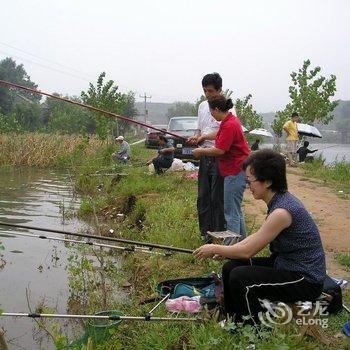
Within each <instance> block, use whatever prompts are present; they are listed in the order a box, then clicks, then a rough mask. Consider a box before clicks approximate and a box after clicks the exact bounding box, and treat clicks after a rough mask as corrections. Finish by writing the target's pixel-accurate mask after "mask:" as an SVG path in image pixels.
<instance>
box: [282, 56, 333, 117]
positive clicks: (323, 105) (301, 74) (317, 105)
mask: <svg viewBox="0 0 350 350" xmlns="http://www.w3.org/2000/svg"><path fill="white" fill-rule="evenodd" d="M310 66H311V62H310V60H306V61H304V63H303V67H302V68H300V69H299V70H298V73H296V72H292V73H291V75H290V76H291V78H292V82H293V85H291V86H290V87H289V96H290V98H291V100H292V101H291V105H292V109H293V111H295V112H297V113H298V114H299V116H300V119H301V120H302V121H303V122H304V123H307V124H314V123H316V122H318V123H322V124H328V123H329V122H330V121H331V120H332V119H333V115H332V114H331V113H332V112H333V111H334V109H335V107H336V106H337V104H338V101H331V100H330V98H331V97H332V96H334V93H335V92H336V79H337V78H336V76H335V75H333V74H331V76H330V78H329V79H326V78H325V77H323V76H318V73H319V72H320V71H321V68H320V67H315V68H314V69H312V68H311V67H310Z"/></svg>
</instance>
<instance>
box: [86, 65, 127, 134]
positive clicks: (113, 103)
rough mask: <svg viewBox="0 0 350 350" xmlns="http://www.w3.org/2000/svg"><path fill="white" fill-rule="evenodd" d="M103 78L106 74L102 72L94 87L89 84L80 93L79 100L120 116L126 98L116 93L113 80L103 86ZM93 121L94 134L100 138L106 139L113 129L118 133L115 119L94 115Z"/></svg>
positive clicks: (116, 87)
mask: <svg viewBox="0 0 350 350" xmlns="http://www.w3.org/2000/svg"><path fill="white" fill-rule="evenodd" d="M105 76H106V73H105V72H102V73H101V74H100V75H99V77H98V79H97V84H96V87H95V86H94V85H93V84H92V83H90V84H89V89H88V90H87V91H86V92H85V91H82V92H81V98H82V100H83V102H84V103H86V104H89V105H91V106H94V107H97V108H101V109H104V110H107V111H109V112H113V113H116V114H121V113H122V112H123V110H124V108H125V106H126V103H127V98H126V97H125V94H122V93H120V92H118V86H116V85H114V81H113V80H109V81H108V82H106V83H105V84H104V82H103V80H104V78H105ZM94 120H95V122H96V133H97V135H98V136H99V137H100V138H102V139H104V138H106V137H107V135H108V134H109V133H111V132H112V130H113V128H114V127H115V128H116V130H117V132H118V120H117V119H112V118H110V117H106V116H105V115H102V114H99V113H94Z"/></svg>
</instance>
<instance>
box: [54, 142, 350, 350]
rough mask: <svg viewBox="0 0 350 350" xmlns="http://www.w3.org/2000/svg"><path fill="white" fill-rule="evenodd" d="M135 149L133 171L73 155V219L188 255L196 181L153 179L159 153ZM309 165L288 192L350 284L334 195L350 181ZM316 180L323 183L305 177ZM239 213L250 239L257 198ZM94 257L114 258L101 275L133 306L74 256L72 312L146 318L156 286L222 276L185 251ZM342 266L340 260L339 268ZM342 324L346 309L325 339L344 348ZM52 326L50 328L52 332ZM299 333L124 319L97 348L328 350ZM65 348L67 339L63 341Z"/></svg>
mask: <svg viewBox="0 0 350 350" xmlns="http://www.w3.org/2000/svg"><path fill="white" fill-rule="evenodd" d="M132 151H133V157H132V164H131V165H132V166H129V165H116V164H112V163H111V162H110V154H108V149H106V148H104V151H103V152H104V153H103V154H102V155H98V154H96V153H93V155H92V156H87V157H83V158H80V157H79V158H73V159H72V158H70V159H71V161H70V163H66V164H67V166H69V169H70V171H71V175H72V181H73V182H74V184H75V190H76V191H78V192H79V193H80V194H81V195H82V200H81V205H80V209H79V210H78V213H77V215H78V216H80V217H81V218H83V219H84V220H87V221H89V222H91V223H93V224H94V225H96V226H98V227H99V232H98V233H99V234H101V235H108V234H110V230H111V229H113V230H114V233H113V235H115V236H117V237H124V238H129V239H134V240H141V241H146V242H154V243H160V244H166V245H173V246H176V247H184V248H190V249H195V248H196V247H198V246H199V245H201V244H202V242H201V240H200V238H199V232H198V223H197V213H196V196H197V182H196V180H193V179H188V178H187V177H186V175H187V174H188V173H186V172H179V173H170V172H166V173H165V174H164V175H163V176H156V175H151V176H149V175H148V171H147V167H145V166H143V164H144V163H145V160H148V159H149V158H151V157H152V156H153V155H155V153H156V151H155V150H148V149H145V148H144V146H143V145H142V144H137V145H134V146H132ZM74 159H75V160H76V161H77V162H78V161H79V162H78V164H76V163H74ZM307 166H308V165H305V166H304V167H302V168H297V169H295V168H293V169H290V170H289V171H288V181H289V187H290V190H291V192H293V193H295V194H296V195H297V196H298V197H299V198H300V199H302V200H303V201H304V203H305V205H306V207H307V209H308V210H309V211H310V212H311V213H312V214H313V215H314V217H315V219H316V221H317V223H318V225H319V227H320V231H321V235H322V240H323V243H324V246H325V250H326V254H327V268H328V270H329V274H330V275H332V276H337V277H342V278H346V279H348V280H350V276H349V271H348V270H347V269H346V266H347V265H346V264H347V263H348V260H347V257H348V254H349V253H348V250H349V248H348V247H349V246H350V244H349V242H348V241H347V239H348V238H347V237H348V235H347V227H346V224H347V222H348V220H347V219H349V217H348V215H349V210H348V209H349V203H350V201H349V199H348V192H343V193H339V191H340V190H339V189H338V187H337V186H338V185H339V184H340V183H341V186H342V188H343V187H344V186H347V184H348V182H349V180H350V179H349V177H346V176H345V177H344V178H343V176H338V175H339V174H340V173H342V172H340V173H339V172H338V168H337V169H336V170H335V174H336V176H333V177H332V179H331V180H332V181H330V180H329V179H330V177H329V176H328V175H327V176H326V175H325V174H328V172H330V171H331V172H332V171H334V170H332V169H327V168H321V167H318V165H317V167H318V170H317V171H315V172H312V171H311V170H310V169H308V168H306V167H307ZM314 166H315V167H316V164H314ZM321 170H322V171H321ZM313 174H316V175H317V176H319V177H321V178H322V179H321V178H315V177H310V176H314V175H313ZM322 174H323V175H322ZM333 174H334V172H333ZM345 175H346V172H345ZM341 179H342V180H341ZM340 180H341V181H342V182H340ZM339 188H340V187H339ZM244 210H245V216H246V223H247V228H248V232H249V233H252V232H255V231H256V230H257V229H258V228H259V226H260V224H261V223H262V221H263V220H264V217H265V214H266V208H265V206H264V205H263V203H260V202H257V201H255V200H253V199H252V197H251V196H250V194H249V191H247V192H246V194H245V200H244ZM118 214H123V215H124V216H123V217H121V216H120V215H118ZM87 249H90V248H87ZM99 254H100V255H99V258H101V257H102V258H103V256H108V257H109V258H112V259H113V260H114V261H118V266H119V267H118V269H117V273H115V271H114V270H112V269H111V266H107V265H106V269H105V270H104V271H106V272H107V273H109V271H112V273H113V281H114V285H113V287H114V288H115V287H117V289H119V290H125V289H126V291H127V292H128V293H129V302H125V301H123V302H119V303H116V302H113V301H112V299H111V298H106V297H105V295H106V293H105V291H103V290H102V288H101V286H99V285H98V283H97V282H98V281H97V280H92V279H91V275H90V276H88V274H89V273H90V272H91V270H92V269H94V267H93V266H92V265H91V263H89V261H88V260H86V259H85V260H82V259H83V258H82V259H80V257H79V256H78V255H77V258H76V262H75V263H74V264H73V267H74V274H75V277H76V278H75V279H74V282H76V283H74V284H71V285H70V288H71V289H72V292H73V293H75V294H77V295H82V293H83V295H84V301H85V303H84V304H82V303H75V304H74V305H70V306H69V310H68V311H69V312H70V313H94V312H97V311H101V310H106V309H116V310H120V311H123V312H124V313H125V314H127V315H144V314H145V313H147V312H148V311H149V310H150V309H151V308H152V306H153V305H154V304H152V303H151V304H146V305H141V304H140V301H141V300H144V299H147V298H150V297H152V296H154V295H155V290H154V288H155V286H156V284H157V283H158V282H159V281H162V280H165V279H173V278H177V277H188V276H204V275H206V274H208V273H210V272H212V271H216V272H220V270H221V266H222V262H217V261H203V262H201V261H198V260H196V259H194V258H193V257H192V256H191V255H189V254H181V253H175V254H173V255H171V256H170V257H163V256H150V255H148V254H142V253H130V254H127V255H125V254H120V253H117V252H112V251H108V252H102V251H99ZM338 254H342V255H338ZM121 260H122V261H121ZM341 262H345V263H344V265H343V264H341ZM96 271H97V272H101V271H102V270H96ZM101 275H102V274H101ZM92 284H93V285H92ZM86 285H87V286H88V287H89V288H86ZM111 287H112V286H109V285H108V284H107V285H106V287H105V288H107V290H108V291H110V290H111ZM79 288H83V289H79ZM344 301H345V303H348V304H349V303H350V295H349V291H348V290H347V291H345V292H344ZM82 305H84V306H83V307H82ZM156 315H159V316H162V315H164V316H165V315H166V313H165V312H164V311H162V310H159V311H158V310H157V313H156ZM348 317H349V316H348V314H346V313H345V312H344V311H343V312H342V313H340V314H338V315H336V316H331V317H330V318H329V328H328V329H326V330H325V333H326V335H327V336H328V337H329V338H330V339H331V340H332V346H331V347H330V348H334V349H335V348H344V347H345V344H346V340H344V339H343V338H342V337H340V336H338V337H335V335H336V334H337V333H339V332H340V330H341V326H342V324H343V323H344V322H345V321H346V320H347V319H348ZM57 324H58V323H57V322H56V323H54V324H53V327H56V329H57ZM297 332H298V329H297V328H296V327H294V326H290V327H285V328H283V329H281V328H275V329H274V330H272V331H269V332H267V331H260V332H259V333H257V332H256V331H255V330H254V329H253V328H251V327H244V328H239V329H238V332H237V333H236V334H235V335H232V334H230V333H228V332H226V331H224V330H222V329H221V328H220V327H218V325H217V322H216V321H215V320H210V321H208V322H206V323H204V324H194V323H171V324H170V323H159V322H148V323H132V322H129V323H127V322H123V323H122V324H121V325H120V326H119V327H118V328H117V329H116V332H115V333H114V334H113V335H112V337H111V339H110V340H109V341H108V342H107V343H105V344H101V345H99V346H98V349H109V350H115V349H150V348H152V349H213V348H220V349H232V348H233V347H235V348H237V349H245V348H246V347H247V346H248V345H249V341H253V342H255V344H256V349H276V348H283V349H300V348H302V349H325V347H324V348H322V347H321V346H320V345H319V344H317V343H316V342H315V340H314V339H311V338H305V339H303V340H302V341H301V342H300V343H298V342H297V340H296V338H295V335H297ZM56 333H57V332H56ZM56 333H55V334H56ZM57 336H61V337H62V334H61V333H59V332H58V333H57ZM76 337H79V336H78V335H77V336H76ZM60 339H62V338H60ZM63 340H64V339H63ZM63 343H64V341H62V342H61V344H63ZM61 349H63V347H61Z"/></svg>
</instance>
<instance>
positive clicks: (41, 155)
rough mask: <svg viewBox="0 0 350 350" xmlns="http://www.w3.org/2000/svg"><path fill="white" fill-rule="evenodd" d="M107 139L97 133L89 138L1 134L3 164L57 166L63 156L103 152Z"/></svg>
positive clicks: (0, 161) (0, 152) (0, 149)
mask: <svg viewBox="0 0 350 350" xmlns="http://www.w3.org/2000/svg"><path fill="white" fill-rule="evenodd" d="M106 147H107V142H106V141H102V140H100V139H98V138H97V137H95V136H92V137H89V138H86V137H83V136H77V135H60V134H42V133H26V134H2V135H0V165H13V166H19V165H25V166H37V167H50V166H57V165H60V164H61V163H62V161H63V160H64V159H69V158H70V157H72V156H75V157H90V156H94V155H98V154H101V153H102V152H103V150H105V149H106Z"/></svg>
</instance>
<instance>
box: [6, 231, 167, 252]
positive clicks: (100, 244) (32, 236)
mask: <svg viewBox="0 0 350 350" xmlns="http://www.w3.org/2000/svg"><path fill="white" fill-rule="evenodd" d="M11 234H14V235H16V236H23V237H31V238H39V239H47V240H50V241H59V242H68V243H78V244H87V245H90V246H96V247H102V248H111V249H119V250H123V251H125V252H128V253H131V252H135V251H139V252H141V253H146V254H152V255H163V256H169V255H170V253H169V252H168V253H165V254H164V253H159V252H154V251H152V250H150V249H146V248H142V247H135V246H132V247H120V246H116V245H111V244H104V243H96V242H91V241H84V240H76V239H66V238H58V237H52V236H45V235H34V234H31V233H21V232H11Z"/></svg>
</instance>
